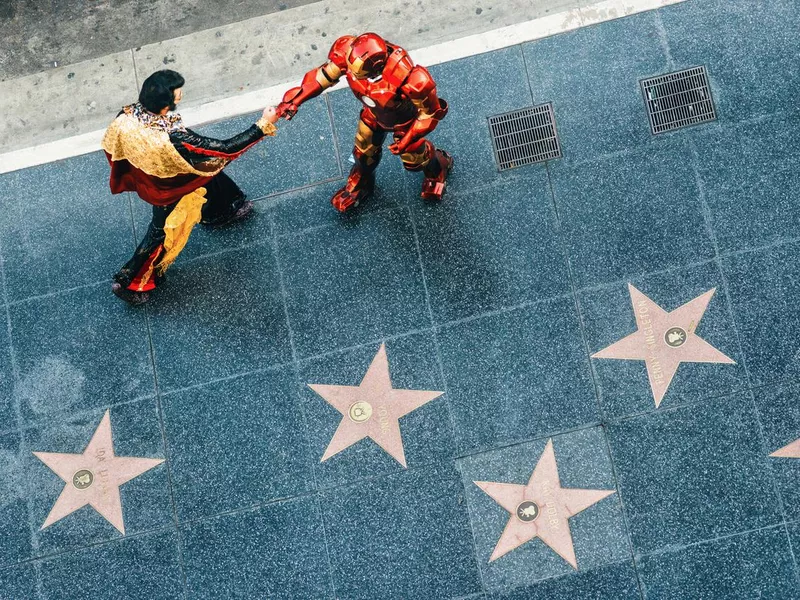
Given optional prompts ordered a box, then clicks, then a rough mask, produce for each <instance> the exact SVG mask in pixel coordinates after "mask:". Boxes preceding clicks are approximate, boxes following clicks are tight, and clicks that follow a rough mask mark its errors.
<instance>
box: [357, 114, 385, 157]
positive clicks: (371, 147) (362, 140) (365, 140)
mask: <svg viewBox="0 0 800 600" xmlns="http://www.w3.org/2000/svg"><path fill="white" fill-rule="evenodd" d="M374 134H375V132H374V131H372V129H370V128H369V126H368V125H367V124H366V123H364V121H361V120H359V122H358V128H357V129H356V140H355V146H356V148H358V149H359V150H360V151H361V152H362V153H364V154H365V155H366V156H374V155H375V154H377V153H378V152H379V151H380V147H379V146H377V145H376V144H375V141H374V140H373V135H374Z"/></svg>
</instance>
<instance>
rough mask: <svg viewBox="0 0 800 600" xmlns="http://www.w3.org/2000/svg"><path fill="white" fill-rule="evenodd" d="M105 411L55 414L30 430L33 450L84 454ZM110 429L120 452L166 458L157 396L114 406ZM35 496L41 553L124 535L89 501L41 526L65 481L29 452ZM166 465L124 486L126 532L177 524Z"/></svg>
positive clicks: (32, 495) (28, 468)
mask: <svg viewBox="0 0 800 600" xmlns="http://www.w3.org/2000/svg"><path fill="white" fill-rule="evenodd" d="M104 412H105V411H104V410H96V411H92V412H91V413H90V414H87V415H85V416H81V417H71V418H69V417H66V418H62V419H53V420H51V421H50V423H48V425H47V426H46V427H44V428H42V429H33V430H30V431H28V432H26V438H27V447H28V450H29V451H30V452H31V453H32V452H58V453H67V454H82V453H83V452H84V450H85V449H86V446H87V445H88V444H89V441H90V440H91V439H92V435H93V434H94V432H95V431H96V430H97V428H98V425H99V424H100V422H101V419H102V417H103V414H104ZM110 418H111V432H112V439H113V444H114V453H115V455H116V456H133V457H145V458H154V459H163V458H165V456H164V442H163V440H162V436H161V429H160V426H159V421H158V414H157V409H156V402H155V399H152V398H151V399H148V400H142V401H139V402H133V403H130V404H124V405H121V406H116V407H113V408H111V409H110ZM23 468H24V469H25V470H26V473H27V474H28V493H29V495H30V498H31V507H32V508H31V510H32V515H31V522H32V523H33V524H34V525H35V527H36V533H35V535H36V538H37V546H38V549H39V555H48V554H52V553H55V552H62V551H64V550H70V549H76V548H80V547H84V546H88V545H90V544H95V543H98V542H104V541H107V540H113V539H119V538H120V537H122V534H121V533H120V532H119V531H117V529H116V528H115V527H114V526H113V525H112V524H111V523H110V522H109V521H107V520H106V519H105V518H104V517H103V516H102V515H101V514H100V513H99V512H98V511H96V510H95V509H94V508H92V507H91V506H84V507H82V508H80V509H78V510H77V511H75V512H73V513H72V514H69V515H67V516H66V517H64V518H63V519H61V520H59V521H56V522H55V523H53V524H51V525H50V526H48V527H47V528H45V529H40V527H41V526H42V525H43V524H44V522H45V519H46V518H47V515H48V514H49V513H50V510H51V509H52V508H53V505H54V504H55V502H56V499H57V498H58V497H59V495H60V494H61V492H62V490H63V489H64V487H65V485H66V484H65V483H64V481H63V480H62V479H61V478H60V477H59V476H58V475H56V474H55V473H54V472H53V471H52V470H50V468H49V467H47V465H45V464H44V463H43V462H42V461H41V460H39V459H38V458H36V457H35V456H34V455H33V454H30V455H28V456H26V457H25V460H24V462H23ZM168 485H169V483H168V478H167V468H166V464H165V463H162V464H160V465H157V466H155V467H153V468H151V469H150V470H148V471H145V472H144V473H142V474H141V475H139V476H138V477H135V478H134V479H132V480H130V481H129V482H127V483H125V484H123V485H122V486H121V487H120V497H121V500H122V515H123V519H124V525H125V533H126V534H127V535H131V534H137V533H142V532H146V531H151V530H154V529H159V528H164V527H168V526H170V525H172V523H173V520H172V505H171V503H170V494H169V489H168Z"/></svg>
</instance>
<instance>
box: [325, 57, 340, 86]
mask: <svg viewBox="0 0 800 600" xmlns="http://www.w3.org/2000/svg"><path fill="white" fill-rule="evenodd" d="M322 72H323V73H325V76H326V77H327V78H328V80H329V81H330V85H333V83H334V82H335V81H338V79H339V78H340V77H341V76H342V70H341V69H340V68H339V65H337V64H336V63H335V62H329V63H326V64H325V65H323V66H322Z"/></svg>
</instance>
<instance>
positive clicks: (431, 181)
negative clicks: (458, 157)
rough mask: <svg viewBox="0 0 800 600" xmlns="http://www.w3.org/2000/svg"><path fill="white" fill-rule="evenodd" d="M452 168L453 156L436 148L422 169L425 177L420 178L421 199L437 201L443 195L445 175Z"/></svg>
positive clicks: (445, 183) (445, 182)
mask: <svg viewBox="0 0 800 600" xmlns="http://www.w3.org/2000/svg"><path fill="white" fill-rule="evenodd" d="M452 168H453V157H452V156H450V154H448V153H447V152H445V151H444V150H436V152H435V154H434V156H433V158H432V159H431V160H430V161H429V162H428V164H427V165H425V167H424V168H423V170H422V173H423V174H424V176H425V179H423V180H422V193H421V194H420V195H421V196H422V198H423V199H425V200H430V201H433V202H438V201H439V200H441V199H442V196H443V195H444V190H445V186H446V185H447V176H448V175H449V174H450V170H451V169H452Z"/></svg>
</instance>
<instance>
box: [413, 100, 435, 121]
mask: <svg viewBox="0 0 800 600" xmlns="http://www.w3.org/2000/svg"><path fill="white" fill-rule="evenodd" d="M411 103H412V104H413V105H414V107H415V108H416V109H417V110H418V111H419V112H418V113H417V120H418V121H427V120H428V119H432V118H433V112H431V111H430V98H428V97H425V98H421V99H419V98H412V99H411ZM434 112H435V111H434Z"/></svg>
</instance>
